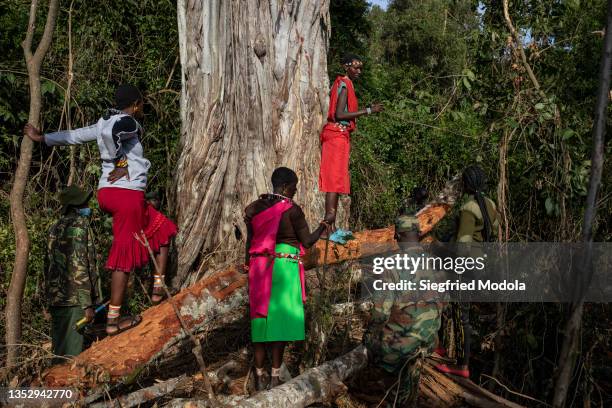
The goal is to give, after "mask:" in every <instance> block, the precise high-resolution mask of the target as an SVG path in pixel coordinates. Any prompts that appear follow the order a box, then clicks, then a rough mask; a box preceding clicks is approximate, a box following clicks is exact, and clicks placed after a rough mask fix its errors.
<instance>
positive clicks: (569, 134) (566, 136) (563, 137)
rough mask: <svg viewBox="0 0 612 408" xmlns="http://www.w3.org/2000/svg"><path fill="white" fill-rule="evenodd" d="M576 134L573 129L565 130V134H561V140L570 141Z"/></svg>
mask: <svg viewBox="0 0 612 408" xmlns="http://www.w3.org/2000/svg"><path fill="white" fill-rule="evenodd" d="M575 134H576V132H574V131H573V130H572V129H564V130H563V132H562V133H561V140H568V139H569V138H571V137H572V136H574V135H575Z"/></svg>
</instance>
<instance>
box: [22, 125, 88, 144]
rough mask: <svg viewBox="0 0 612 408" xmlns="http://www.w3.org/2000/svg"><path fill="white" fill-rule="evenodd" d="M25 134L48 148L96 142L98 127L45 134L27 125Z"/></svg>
mask: <svg viewBox="0 0 612 408" xmlns="http://www.w3.org/2000/svg"><path fill="white" fill-rule="evenodd" d="M23 133H24V134H25V135H26V136H27V137H29V138H30V139H32V140H33V141H35V142H39V143H41V142H45V143H46V144H47V146H63V145H76V144H83V143H87V142H92V141H94V140H96V138H97V137H98V127H97V126H96V125H91V126H87V127H84V128H80V129H74V130H62V131H59V132H54V133H46V134H43V133H42V132H41V131H40V130H38V129H37V128H36V127H34V126H33V125H31V124H29V123H27V124H26V125H25V127H24V128H23Z"/></svg>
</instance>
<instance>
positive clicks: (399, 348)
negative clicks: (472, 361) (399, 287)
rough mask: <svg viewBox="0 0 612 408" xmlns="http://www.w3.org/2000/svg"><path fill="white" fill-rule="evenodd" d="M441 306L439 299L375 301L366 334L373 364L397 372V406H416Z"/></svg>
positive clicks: (433, 341) (434, 344)
mask: <svg viewBox="0 0 612 408" xmlns="http://www.w3.org/2000/svg"><path fill="white" fill-rule="evenodd" d="M441 311H442V308H441V306H439V305H438V304H437V303H419V304H418V305H417V304H415V303H395V302H383V303H380V304H375V306H374V309H373V310H372V318H371V319H370V323H369V325H368V328H367V330H366V333H365V335H364V343H365V345H366V347H367V348H368V350H369V351H370V355H371V358H372V362H373V364H374V365H376V366H378V367H380V368H382V369H384V370H385V371H386V372H387V373H389V374H391V375H393V376H397V381H396V385H395V386H394V387H393V388H394V391H395V392H394V394H395V396H394V397H392V399H391V401H397V402H396V406H399V407H414V406H416V400H417V395H418V387H419V380H420V377H421V368H422V365H423V361H424V359H425V357H427V356H429V355H430V354H431V353H432V351H433V349H434V347H435V346H436V341H437V337H438V330H439V329H440V315H441Z"/></svg>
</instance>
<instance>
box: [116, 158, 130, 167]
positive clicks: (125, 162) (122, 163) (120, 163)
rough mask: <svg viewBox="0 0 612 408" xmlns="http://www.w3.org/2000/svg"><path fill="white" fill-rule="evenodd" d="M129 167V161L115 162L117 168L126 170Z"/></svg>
mask: <svg viewBox="0 0 612 408" xmlns="http://www.w3.org/2000/svg"><path fill="white" fill-rule="evenodd" d="M127 166H128V161H127V159H121V160H119V161H117V162H115V167H120V168H126V167H127Z"/></svg>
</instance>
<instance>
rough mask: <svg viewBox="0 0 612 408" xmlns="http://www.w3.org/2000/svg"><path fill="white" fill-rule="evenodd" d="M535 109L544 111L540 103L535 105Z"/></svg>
mask: <svg viewBox="0 0 612 408" xmlns="http://www.w3.org/2000/svg"><path fill="white" fill-rule="evenodd" d="M535 108H536V110H542V109H544V104H543V103H542V102H538V103H536V104H535Z"/></svg>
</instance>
